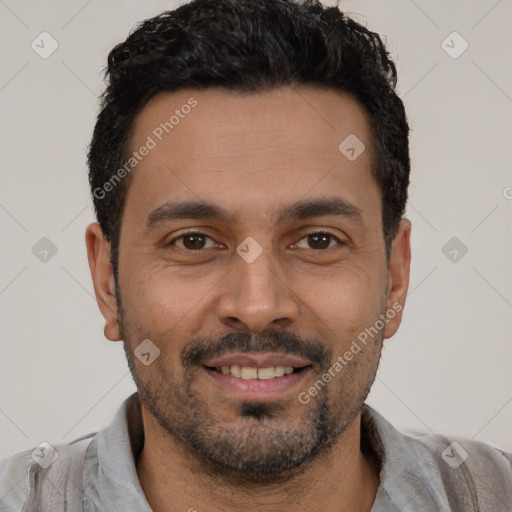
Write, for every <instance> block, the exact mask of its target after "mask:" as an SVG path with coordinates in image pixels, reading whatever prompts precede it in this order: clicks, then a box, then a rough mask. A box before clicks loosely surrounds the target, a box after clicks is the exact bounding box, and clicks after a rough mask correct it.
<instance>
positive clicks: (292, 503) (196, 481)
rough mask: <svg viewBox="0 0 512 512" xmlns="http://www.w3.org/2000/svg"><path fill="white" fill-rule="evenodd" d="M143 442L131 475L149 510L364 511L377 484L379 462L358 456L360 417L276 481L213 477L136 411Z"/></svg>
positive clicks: (170, 511)
mask: <svg viewBox="0 0 512 512" xmlns="http://www.w3.org/2000/svg"><path fill="white" fill-rule="evenodd" d="M142 415H143V423H144V432H145V443H144V448H143V450H142V452H141V453H140V455H139V458H138V460H137V473H138V476H139V480H140V482H141V486H142V488H143V490H144V493H145V495H146V499H147V501H148V503H149V504H150V506H151V508H152V510H153V511H154V512H174V511H176V510H187V511H190V512H194V511H197V512H203V511H206V510H208V511H210V512H231V511H233V512H234V511H239V510H244V511H247V512H263V511H265V512H273V511H275V512H282V511H283V510H289V509H290V508H299V509H302V510H305V511H309V510H333V511H334V510H335V511H337V512H344V511H351V512H357V511H361V512H362V511H366V512H369V511H370V510H371V508H372V505H373V502H374V500H375V495H376V492H377V489H378V486H379V470H380V468H379V462H378V459H377V457H376V456H375V455H374V454H372V455H371V456H369V455H368V454H367V455H365V454H363V453H362V451H361V448H360V445H361V415H360V414H358V415H357V416H356V417H355V419H354V421H353V422H352V423H351V424H350V425H349V427H348V428H347V429H346V430H345V431H344V432H343V434H342V435H341V436H340V438H339V440H338V442H337V444H336V445H335V446H334V447H333V449H332V450H331V451H330V452H329V453H327V454H324V455H322V456H319V457H317V458H316V459H315V460H314V461H312V462H310V463H308V465H307V467H305V468H301V471H298V472H296V473H295V476H292V477H290V478H289V479H288V480H286V481H281V482H280V483H270V484H269V483H264V484H261V483H260V484H257V483H252V484H250V485H247V484H246V483H244V484H243V485H241V484H240V483H239V482H238V483H237V482H236V481H235V480H234V479H228V478H225V477H221V476H218V475H217V476H216V475H215V474H214V473H213V472H212V471H207V470H205V466H204V463H202V462H201V461H199V460H197V459H196V458H195V456H193V455H191V454H190V452H189V451H188V450H187V449H186V448H185V447H183V446H182V445H181V444H179V443H176V442H174V440H173V439H172V438H170V436H169V435H166V434H165V433H164V432H162V429H161V428H160V426H159V425H158V423H157V422H156V420H154V418H153V417H152V415H151V414H149V412H147V411H146V410H145V408H144V406H143V407H142Z"/></svg>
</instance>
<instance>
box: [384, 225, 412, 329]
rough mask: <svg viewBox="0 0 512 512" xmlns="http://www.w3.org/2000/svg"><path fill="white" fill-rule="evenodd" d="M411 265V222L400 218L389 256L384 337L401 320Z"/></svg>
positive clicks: (396, 326) (396, 327)
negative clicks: (386, 319) (386, 318)
mask: <svg viewBox="0 0 512 512" xmlns="http://www.w3.org/2000/svg"><path fill="white" fill-rule="evenodd" d="M410 266H411V223H410V221H409V220H407V219H402V221H401V222H400V227H399V229H398V233H397V235H396V237H395V239H394V241H393V246H392V249H391V254H390V256H389V269H388V289H387V296H386V310H387V312H389V314H388V315H386V316H387V317H388V321H387V323H386V327H385V329H384V337H385V338H390V337H391V336H393V335H394V334H395V333H396V331H397V330H398V327H399V326H400V323H401V322H402V311H403V308H404V306H405V300H406V297H407V290H408V289H409V275H410Z"/></svg>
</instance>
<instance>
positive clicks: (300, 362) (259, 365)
mask: <svg viewBox="0 0 512 512" xmlns="http://www.w3.org/2000/svg"><path fill="white" fill-rule="evenodd" d="M203 370H204V371H205V373H206V375H207V376H208V377H209V378H210V379H211V380H213V382H214V383H215V384H216V385H217V386H218V387H219V388H220V389H221V390H222V391H223V392H224V393H226V392H227V393H229V394H230V395H233V396H235V397H237V398H241V399H245V400H257V399H265V400H272V399H277V398H282V397H283V396H284V395H286V394H289V393H290V392H291V391H292V390H293V388H297V387H298V386H299V384H300V383H301V382H302V381H303V380H304V379H305V378H306V376H307V375H308V374H309V373H310V372H311V371H312V370H313V364H312V363H311V362H310V361H307V360H304V359H299V358H296V357H293V356H288V355H285V354H270V353H266V354H229V355H226V356H223V357H221V358H216V359H212V360H210V361H207V362H206V364H205V365H203Z"/></svg>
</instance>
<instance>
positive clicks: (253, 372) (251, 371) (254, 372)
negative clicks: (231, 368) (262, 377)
mask: <svg viewBox="0 0 512 512" xmlns="http://www.w3.org/2000/svg"><path fill="white" fill-rule="evenodd" d="M240 373H241V375H240V376H241V377H242V379H245V380H247V379H257V378H258V369H257V368H248V367H247V366H242V369H241V370H240Z"/></svg>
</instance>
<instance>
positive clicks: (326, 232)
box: [165, 230, 344, 253]
mask: <svg viewBox="0 0 512 512" xmlns="http://www.w3.org/2000/svg"><path fill="white" fill-rule="evenodd" d="M189 235H200V236H204V237H206V238H210V239H211V240H213V239H212V237H211V236H209V235H207V234H206V233H203V232H201V231H187V232H186V233H182V234H181V235H180V236H177V237H176V238H173V239H172V240H171V241H170V242H169V243H166V244H165V247H170V246H172V245H174V243H175V242H176V241H177V240H180V239H181V238H184V237H186V236H189ZM311 235H326V236H329V237H331V238H332V239H334V240H335V241H336V242H338V245H344V243H343V242H342V241H341V240H340V239H339V238H338V237H337V236H336V235H333V234H332V233H331V232H329V231H324V230H317V231H311V232H310V233H305V234H304V236H303V237H302V238H301V239H300V240H299V242H300V241H302V240H304V238H307V237H308V236H311ZM178 249H180V250H182V251H187V252H196V253H200V252H202V251H206V250H207V249H197V250H193V249H186V248H182V247H178ZM328 249H333V247H328V248H326V249H311V250H312V251H327V250H328Z"/></svg>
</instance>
